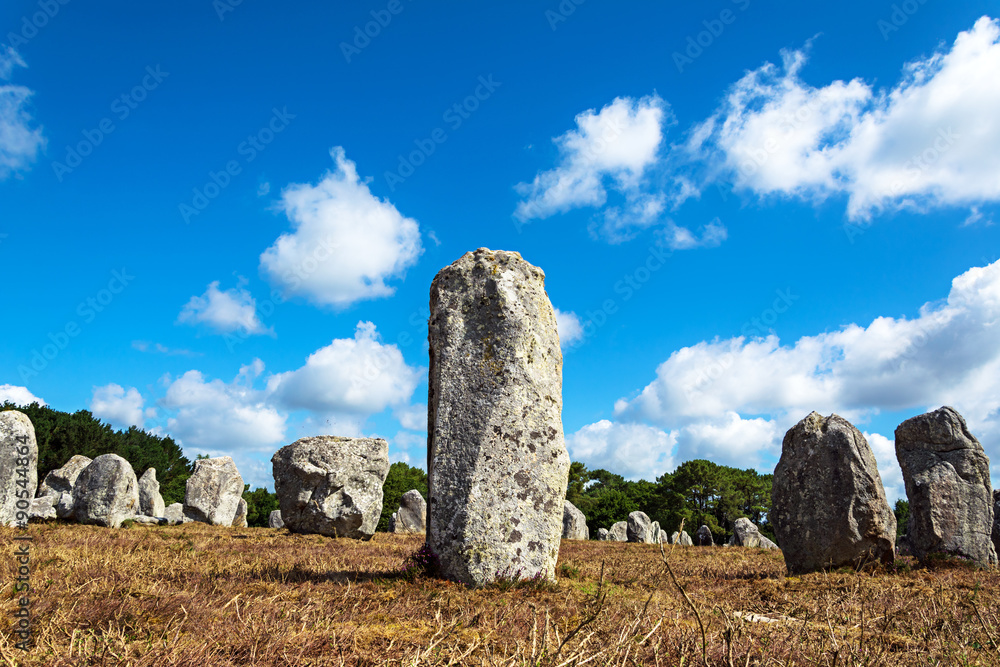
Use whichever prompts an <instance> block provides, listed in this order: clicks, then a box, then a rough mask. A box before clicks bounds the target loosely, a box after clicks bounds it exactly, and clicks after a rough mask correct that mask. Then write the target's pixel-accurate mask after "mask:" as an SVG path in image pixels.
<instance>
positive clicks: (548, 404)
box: [0, 248, 1000, 585]
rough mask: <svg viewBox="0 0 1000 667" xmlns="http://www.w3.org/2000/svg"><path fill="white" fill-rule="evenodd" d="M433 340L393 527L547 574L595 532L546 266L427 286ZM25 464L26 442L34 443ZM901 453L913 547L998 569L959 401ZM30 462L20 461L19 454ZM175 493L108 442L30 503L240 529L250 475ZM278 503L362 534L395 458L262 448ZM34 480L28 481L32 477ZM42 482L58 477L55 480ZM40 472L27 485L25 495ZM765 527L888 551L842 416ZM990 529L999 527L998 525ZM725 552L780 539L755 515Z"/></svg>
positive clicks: (8, 475) (891, 526)
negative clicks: (168, 496)
mask: <svg viewBox="0 0 1000 667" xmlns="http://www.w3.org/2000/svg"><path fill="white" fill-rule="evenodd" d="M430 311H431V314H430V319H429V322H428V340H429V350H430V371H429V382H428V385H429V389H428V453H427V469H428V487H429V496H428V499H427V502H425V501H424V499H423V497H422V496H421V495H420V494H419V492H417V491H409V492H408V493H406V494H404V496H403V500H402V502H401V504H400V508H399V510H398V511H397V512H396V513H395V514H393V518H392V521H391V525H390V530H392V531H393V532H400V533H420V532H426V542H427V546H428V548H429V549H430V550H431V552H432V553H434V554H435V555H436V556H437V560H438V565H439V572H440V574H441V575H442V576H444V577H446V578H450V579H453V580H456V581H461V582H464V583H467V584H472V585H483V584H487V583H490V582H492V581H494V580H496V579H499V578H545V579H552V578H554V575H555V565H556V559H557V556H558V552H559V542H560V539H563V538H565V539H589V537H590V535H589V530H588V528H587V524H586V517H584V515H583V513H582V512H580V510H579V509H577V508H576V507H574V506H573V505H572V504H571V503H569V502H568V501H566V500H565V493H566V485H567V481H568V474H569V456H568V453H567V451H566V447H565V443H564V438H563V429H562V419H561V411H562V354H561V351H560V347H559V336H558V332H557V330H556V320H555V313H554V310H553V308H552V305H551V303H550V302H549V299H548V296H547V295H546V293H545V288H544V273H543V272H542V271H541V270H540V269H539V268H537V267H535V266H532V265H531V264H529V263H528V262H526V261H524V260H523V259H522V258H521V256H520V255H519V254H518V253H514V252H505V251H495V252H494V251H491V250H488V249H485V248H480V249H479V250H477V251H475V252H470V253H466V254H465V255H464V256H463V257H461V258H460V259H459V260H458V261H456V262H455V263H454V264H452V265H451V266H448V267H446V268H444V269H442V270H441V271H440V272H439V273H438V275H437V276H436V277H435V279H434V281H433V282H432V284H431V290H430ZM29 432H30V440H31V442H32V447H34V445H33V442H34V435H33V429H31V424H30V422H29V421H28V420H27V418H26V417H25V416H24V415H23V414H21V413H18V412H15V411H9V412H5V413H2V414H0V448H2V455H0V493H2V494H3V497H2V503H0V521H2V522H3V523H4V524H10V523H13V517H14V515H15V514H16V510H15V509H14V507H15V503H14V499H15V494H14V492H12V491H11V489H14V488H15V481H16V474H17V471H16V469H15V468H16V466H15V460H16V459H15V456H14V455H13V454H12V452H13V445H12V443H16V442H17V441H18V440H17V436H18V435H25V434H28V433H29ZM32 451H33V452H34V453H33V455H32V456H33V457H34V458H33V459H32V461H31V465H30V466H29V467H30V468H31V469H32V470H34V467H35V465H36V463H37V447H34V448H33V449H32ZM896 453H897V457H898V459H899V463H900V466H901V467H902V470H903V477H904V481H905V485H906V493H907V497H908V498H909V501H910V523H909V526H908V530H907V536H906V544H907V547H908V548H909V549H910V550H911V552H912V553H913V555H915V556H916V557H917V558H918V559H920V560H925V559H926V558H928V557H929V556H931V555H932V554H936V553H944V554H950V555H955V556H960V557H963V558H967V559H969V560H972V561H974V562H976V563H980V564H983V565H994V564H996V560H997V556H996V553H997V548H1000V494H998V493H992V492H991V489H990V481H989V461H988V459H987V457H986V454H985V452H984V450H983V448H982V446H981V445H980V444H979V442H978V441H977V440H976V439H975V438H974V437H973V436H972V435H971V434H970V433H969V431H968V428H967V427H966V424H965V422H964V420H963V419H962V417H961V415H959V414H958V413H957V412H956V411H955V410H953V409H952V408H947V407H946V408H941V409H940V410H937V411H935V412H932V413H928V414H925V415H920V416H919V417H914V418H913V419H910V420H907V421H906V422H904V423H903V424H901V425H900V426H899V428H897V429H896ZM29 458H31V457H30V456H29ZM195 466H196V467H195V472H194V474H193V475H192V478H191V480H189V481H188V487H187V494H186V496H185V502H184V503H183V504H181V503H176V504H175V505H171V506H170V507H167V508H163V509H162V515H163V516H162V517H161V511H160V508H162V504H163V501H162V498H160V499H159V504H157V498H158V496H159V492H158V486H159V485H158V484H157V483H156V479H155V470H150V471H146V473H145V474H144V475H143V476H142V478H140V479H139V480H136V478H135V475H134V473H133V472H132V471H131V467H130V466H129V465H128V462H127V461H125V460H124V459H121V458H120V457H118V456H116V455H114V454H106V455H103V456H99V457H97V458H96V459H94V460H93V461H90V460H89V459H86V458H85V457H74V458H73V459H71V461H70V462H69V463H67V465H66V466H64V467H63V468H62V469H60V470H59V471H53V472H52V473H50V474H49V475H48V476H46V480H45V482H43V484H42V487H41V488H40V493H39V496H40V497H39V498H38V499H36V502H37V503H38V508H37V512H38V513H41V514H46V515H48V514H49V513H50V512H54V514H55V515H56V516H57V517H71V516H72V517H75V518H76V519H77V520H78V521H81V522H85V523H100V524H102V525H109V526H117V525H120V523H121V522H122V521H123V520H124V519H126V518H133V519H136V518H139V519H143V517H147V518H148V517H152V518H151V519H150V520H149V521H145V520H144V519H143V522H156V523H163V522H167V523H181V522H184V521H204V522H207V523H212V524H216V525H246V504H245V502H244V501H243V500H242V498H241V493H242V489H243V480H242V478H241V477H240V476H239V473H238V471H237V470H236V466H235V465H234V464H233V462H232V459H230V458H229V457H221V458H218V459H203V460H199V461H197V462H196V464H195ZM272 466H273V473H274V480H275V491H276V493H277V496H278V502H279V506H280V510H278V511H276V512H273V513H272V515H271V518H270V525H271V526H272V527H282V526H284V527H286V528H288V529H290V530H292V531H295V532H302V533H319V534H323V535H330V536H336V537H350V538H357V539H368V538H370V537H371V536H372V535H373V534H374V531H375V526H376V524H377V522H378V519H379V516H380V515H381V511H382V499H383V494H382V486H383V484H384V482H385V478H386V475H387V474H388V470H389V460H388V443H387V442H386V441H385V440H383V439H380V438H342V437H337V436H319V437H312V438H303V439H300V440H298V441H296V442H294V443H292V444H290V445H288V446H286V447H283V448H282V449H280V450H279V451H278V452H276V453H275V454H274V456H273V457H272ZM29 476H30V475H29ZM50 478H51V479H50ZM35 481H36V480H34V479H33V480H30V484H31V488H32V493H33V492H34V484H35ZM772 500H773V508H772V512H771V517H770V519H771V522H772V524H773V525H774V527H775V531H776V534H777V538H778V542H779V543H780V544H781V551H782V554H783V556H784V558H785V562H786V566H787V569H788V571H789V573H790V574H795V573H802V572H808V571H813V570H820V569H827V568H836V567H842V566H847V565H849V566H855V567H859V566H862V565H864V564H865V563H869V562H873V561H880V562H890V561H892V560H893V559H894V557H895V533H896V521H895V516H894V515H893V512H892V511H891V509H890V508H889V505H888V502H887V500H886V497H885V492H884V489H883V487H882V482H881V478H880V477H879V474H878V470H877V467H876V464H875V458H874V455H873V454H872V452H871V449H870V447H869V446H868V443H867V442H866V441H865V438H864V436H863V435H862V434H861V433H860V432H859V431H858V430H857V429H855V428H854V427H853V426H852V425H851V424H850V423H849V422H847V421H846V420H844V419H843V418H841V417H839V416H837V415H831V416H830V417H826V418H824V417H822V416H820V415H819V414H817V413H815V412H814V413H812V414H810V415H808V416H807V417H806V418H805V419H803V420H802V421H801V422H799V423H798V424H796V425H795V426H794V427H792V428H791V429H790V430H789V431H788V433H787V434H786V435H785V438H784V442H783V445H782V456H781V459H780V461H779V462H778V465H777V468H776V469H775V473H774V485H773V491H772ZM991 532H992V535H991ZM733 533H734V534H733V537H732V539H731V540H730V541H729V545H731V546H745V547H761V548H767V549H777V548H778V546H777V545H776V544H774V543H773V542H771V541H770V540H768V539H767V538H766V537H764V536H762V535H761V534H760V532H759V531H758V530H757V527H756V526H755V525H754V524H753V523H752V522H750V521H749V520H748V519H745V518H743V519H738V520H737V521H736V522H735V525H734V526H733ZM597 539H599V540H609V541H623V542H624V541H628V542H641V543H656V542H661V543H662V542H668V541H669V542H670V543H673V544H679V545H698V546H711V545H712V544H713V540H712V533H711V531H710V530H709V528H708V526H701V527H700V528H699V529H698V530H697V531H696V533H695V536H694V538H693V539H692V538H691V536H689V535H688V534H687V533H686V532H684V531H681V532H675V533H674V534H673V535H671V536H670V538H669V540H668V538H667V535H666V532H665V531H664V530H662V529H661V528H660V526H659V524H658V523H657V522H655V521H651V520H650V519H649V517H648V516H647V515H645V514H644V513H642V512H633V513H632V514H630V515H629V517H628V519H627V520H626V521H621V522H618V523H616V524H614V525H613V526H612V527H611V529H610V530H606V529H603V528H602V529H600V530H599V531H598V535H597Z"/></svg>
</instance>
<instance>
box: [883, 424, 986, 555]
mask: <svg viewBox="0 0 1000 667" xmlns="http://www.w3.org/2000/svg"><path fill="white" fill-rule="evenodd" d="M896 458H897V459H898V460H899V466H900V468H902V469H903V482H904V483H905V484H906V496H907V498H908V499H909V502H910V520H909V525H908V526H907V530H906V537H907V541H908V542H909V545H910V548H911V549H912V550H913V555H914V556H916V557H917V559H918V560H920V561H924V560H925V559H926V558H927V556H929V555H930V554H933V553H941V554H949V555H953V556H961V557H963V558H968V559H970V560H972V561H975V562H976V563H979V564H980V565H996V564H997V551H996V549H995V548H994V546H993V541H992V539H991V536H990V533H991V531H992V528H993V518H994V517H993V495H992V489H991V488H990V460H989V458H988V457H987V456H986V452H985V451H983V446H982V445H981V444H979V441H978V440H976V438H975V437H974V436H973V435H972V434H971V433H970V432H969V428H968V427H967V426H966V425H965V420H964V419H963V418H962V415H960V414H958V412H957V411H956V410H955V409H954V408H950V407H943V408H940V409H938V410H935V411H934V412H928V413H926V414H922V415H919V416H917V417H913V418H911V419H907V420H906V421H905V422H903V423H902V424H900V425H899V426H897V427H896Z"/></svg>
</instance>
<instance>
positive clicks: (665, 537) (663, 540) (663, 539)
mask: <svg viewBox="0 0 1000 667" xmlns="http://www.w3.org/2000/svg"><path fill="white" fill-rule="evenodd" d="M659 540H660V543H661V544H669V543H670V536H669V535H667V531H665V530H663V529H662V528H661V529H660V536H659Z"/></svg>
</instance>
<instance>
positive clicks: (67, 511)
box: [53, 464, 89, 519]
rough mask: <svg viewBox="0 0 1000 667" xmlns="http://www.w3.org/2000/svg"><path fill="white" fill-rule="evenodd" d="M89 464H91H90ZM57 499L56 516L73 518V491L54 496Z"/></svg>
mask: <svg viewBox="0 0 1000 667" xmlns="http://www.w3.org/2000/svg"><path fill="white" fill-rule="evenodd" d="M88 465H89V464H88ZM53 497H54V498H55V499H56V501H55V503H54V505H55V508H56V517H57V518H59V519H72V518H73V494H72V493H60V494H59V495H58V496H53Z"/></svg>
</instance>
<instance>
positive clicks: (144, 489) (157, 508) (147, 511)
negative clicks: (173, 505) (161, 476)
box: [139, 468, 166, 516]
mask: <svg viewBox="0 0 1000 667" xmlns="http://www.w3.org/2000/svg"><path fill="white" fill-rule="evenodd" d="M165 509H166V505H164V504H163V496H161V495H160V483H159V482H157V481H156V468H149V469H147V470H146V472H144V473H142V477H140V478H139V511H140V512H142V513H143V514H144V515H146V516H163V510H165Z"/></svg>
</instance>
